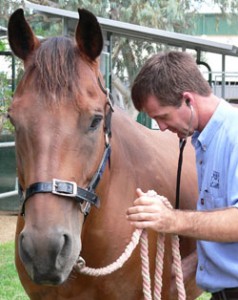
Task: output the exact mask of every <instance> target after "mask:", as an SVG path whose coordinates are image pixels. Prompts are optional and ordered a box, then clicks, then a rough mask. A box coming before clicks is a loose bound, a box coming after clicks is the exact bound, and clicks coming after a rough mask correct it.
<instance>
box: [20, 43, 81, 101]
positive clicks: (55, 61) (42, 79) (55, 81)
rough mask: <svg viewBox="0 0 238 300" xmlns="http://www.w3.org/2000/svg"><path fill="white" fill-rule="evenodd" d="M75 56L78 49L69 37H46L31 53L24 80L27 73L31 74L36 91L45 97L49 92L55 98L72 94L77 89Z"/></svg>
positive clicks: (77, 54)
mask: <svg viewBox="0 0 238 300" xmlns="http://www.w3.org/2000/svg"><path fill="white" fill-rule="evenodd" d="M76 56H77V57H79V53H78V49H77V47H75V45H74V43H73V41H72V40H71V39H70V38H67V37H52V38H48V39H46V40H44V41H42V42H41V46H40V47H39V48H38V49H37V50H36V51H35V53H33V55H32V61H31V63H30V67H29V69H28V70H26V74H25V81H27V77H28V76H27V75H32V76H33V80H34V82H35V83H36V84H37V90H38V92H39V93H40V95H41V97H44V98H45V99H46V98H47V96H49V94H53V95H55V96H56V98H57V99H62V98H63V97H65V96H72V95H73V94H75V93H76V91H77V90H79V86H76V83H77V77H78V76H79V74H78V72H77V70H78V68H77V64H76ZM28 79H29V77H28ZM25 83H26V82H25Z"/></svg>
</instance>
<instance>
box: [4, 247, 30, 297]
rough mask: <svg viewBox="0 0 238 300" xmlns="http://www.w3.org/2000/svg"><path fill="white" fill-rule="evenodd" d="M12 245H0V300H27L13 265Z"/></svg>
mask: <svg viewBox="0 0 238 300" xmlns="http://www.w3.org/2000/svg"><path fill="white" fill-rule="evenodd" d="M14 261H15V259H14V243H13V242H8V243H5V244H1V245H0V299H1V300H13V299H14V300H27V299H29V298H28V297H27V296H26V293H25V291H24V290H23V287H22V286H21V283H20V280H19V278H18V275H17V271H16V267H15V263H14Z"/></svg>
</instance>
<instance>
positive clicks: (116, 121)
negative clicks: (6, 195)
mask: <svg viewBox="0 0 238 300" xmlns="http://www.w3.org/2000/svg"><path fill="white" fill-rule="evenodd" d="M79 15H80V18H79V23H78V26H77V29H76V34H75V38H76V42H75V43H74V42H73V41H72V40H71V39H69V38H66V37H57V38H49V39H46V40H43V41H39V40H38V39H37V37H36V36H35V35H34V33H33V32H32V30H31V28H30V26H29V25H28V23H27V22H26V20H25V18H24V14H23V10H21V9H19V10H17V11H16V12H15V13H14V14H13V15H12V16H11V18H10V21H9V27H8V29H9V30H8V32H9V42H10V45H11V48H12V50H13V52H14V53H15V55H16V56H18V57H19V58H21V59H22V60H23V61H24V66H25V73H24V75H23V78H22V80H21V82H20V83H19V85H18V87H17V90H16V92H15V95H14V99H13V103H12V105H11V107H10V109H9V118H10V120H11V122H12V123H13V124H14V126H15V131H16V155H17V171H18V178H19V186H20V191H21V192H22V198H23V205H22V210H21V213H19V218H18V223H17V230H16V266H17V270H18V273H19V277H20V280H21V282H22V285H23V287H24V288H25V290H26V292H27V294H28V295H29V297H30V299H33V300H40V299H42V300H52V299H58V300H60V299H71V300H73V299H80V300H119V299H120V300H121V299H126V300H139V299H143V292H142V276H141V261H140V255H139V250H138V247H137V248H136V250H135V251H134V252H133V254H132V256H131V257H130V258H129V259H128V261H127V262H126V263H125V265H124V266H123V267H122V268H121V269H119V270H117V271H115V272H114V273H112V274H111V275H106V276H104V277H89V276H88V275H82V274H79V273H77V272H76V270H75V268H74V266H75V264H76V262H77V260H78V257H79V254H80V256H81V257H83V258H84V259H85V261H86V264H87V265H88V266H90V267H95V268H98V267H103V266H106V265H108V264H110V263H112V262H114V261H115V260H116V259H117V258H118V257H119V256H120V255H121V253H123V251H124V249H125V247H126V245H127V244H128V243H129V241H130V239H131V235H132V233H133V231H134V228H132V227H131V226H130V224H129V222H128V221H127V220H126V210H127V208H128V207H129V206H131V204H132V202H133V200H134V199H135V190H136V188H137V187H141V188H142V189H143V190H144V191H147V190H148V189H154V190H156V191H157V192H158V193H159V194H161V195H164V196H166V197H167V198H168V199H170V201H171V203H172V204H174V194H175V183H176V168H177V158H178V150H177V148H178V141H177V138H176V137H175V138H174V137H173V135H172V134H169V133H167V134H166V133H161V132H159V131H156V132H155V131H152V130H149V129H147V128H145V127H144V126H142V125H140V124H138V123H136V122H135V121H133V120H131V119H130V118H129V117H128V116H127V114H126V113H125V112H123V111H121V110H120V109H118V108H116V107H115V108H113V107H112V106H111V103H110V100H109V97H108V95H107V93H106V91H105V89H104V88H103V86H102V84H101V82H102V78H101V75H100V71H99V61H98V58H99V56H100V53H101V50H102V47H103V39H102V33H101V29H100V26H99V24H98V22H97V19H96V18H95V16H94V15H92V14H91V13H90V12H88V11H86V10H79ZM113 110H114V112H113ZM111 117H112V118H111ZM194 166H195V164H194V153H193V151H191V149H190V146H187V149H186V151H185V162H184V166H183V175H182V187H181V204H180V205H181V208H184V209H194V207H195V202H196V198H197V183H196V176H195V170H194ZM55 178H56V179H55ZM99 199H100V202H99ZM99 204H100V207H99ZM86 215H87V217H86ZM155 240H156V234H155V233H152V232H150V234H149V244H150V251H151V252H150V263H151V273H153V270H154V266H155ZM165 247H166V255H165V259H164V265H165V269H164V275H163V287H164V288H163V291H162V299H177V296H176V289H175V288H174V281H173V276H172V271H171V243H170V237H169V236H168V237H167V238H166V246H165ZM194 249H195V243H194V241H193V240H189V239H183V240H182V241H181V254H182V257H183V266H184V270H185V274H184V280H185V285H186V289H187V298H188V299H195V298H196V296H197V295H199V293H200V291H199V290H198V288H196V285H195V281H194V272H195V268H196V259H195V256H194V255H193V254H192V253H193V252H194ZM190 254H191V255H190Z"/></svg>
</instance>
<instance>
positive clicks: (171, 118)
mask: <svg viewBox="0 0 238 300" xmlns="http://www.w3.org/2000/svg"><path fill="white" fill-rule="evenodd" d="M143 111H144V112H145V113H147V114H148V116H149V117H150V118H152V119H154V120H155V121H156V122H157V124H158V125H159V128H160V130H161V131H165V130H166V129H168V130H170V131H172V132H174V133H177V135H178V137H179V138H185V137H187V136H188V135H192V134H193V132H194V128H193V122H191V121H193V120H191V116H192V112H191V109H190V108H189V106H188V105H187V104H186V103H185V101H184V100H183V101H182V105H181V106H180V107H175V106H161V105H160V103H159V101H158V100H157V98H156V97H155V96H149V97H148V98H147V101H146V102H145V104H144V105H143ZM190 123H191V124H190Z"/></svg>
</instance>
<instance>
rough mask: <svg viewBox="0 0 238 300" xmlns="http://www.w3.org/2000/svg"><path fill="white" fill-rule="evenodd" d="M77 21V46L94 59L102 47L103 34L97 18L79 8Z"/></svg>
mask: <svg viewBox="0 0 238 300" xmlns="http://www.w3.org/2000/svg"><path fill="white" fill-rule="evenodd" d="M78 12H79V22H78V26H77V29H76V33H75V38H76V41H77V44H78V47H79V49H80V51H81V52H82V53H84V55H86V56H87V57H88V58H90V60H95V59H96V58H97V57H98V56H99V55H100V54H101V51H102V48H103V36H102V31H101V28H100V25H99V23H98V21H97V18H96V17H95V16H94V15H93V14H92V13H91V12H89V11H87V10H86V9H79V10H78Z"/></svg>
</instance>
